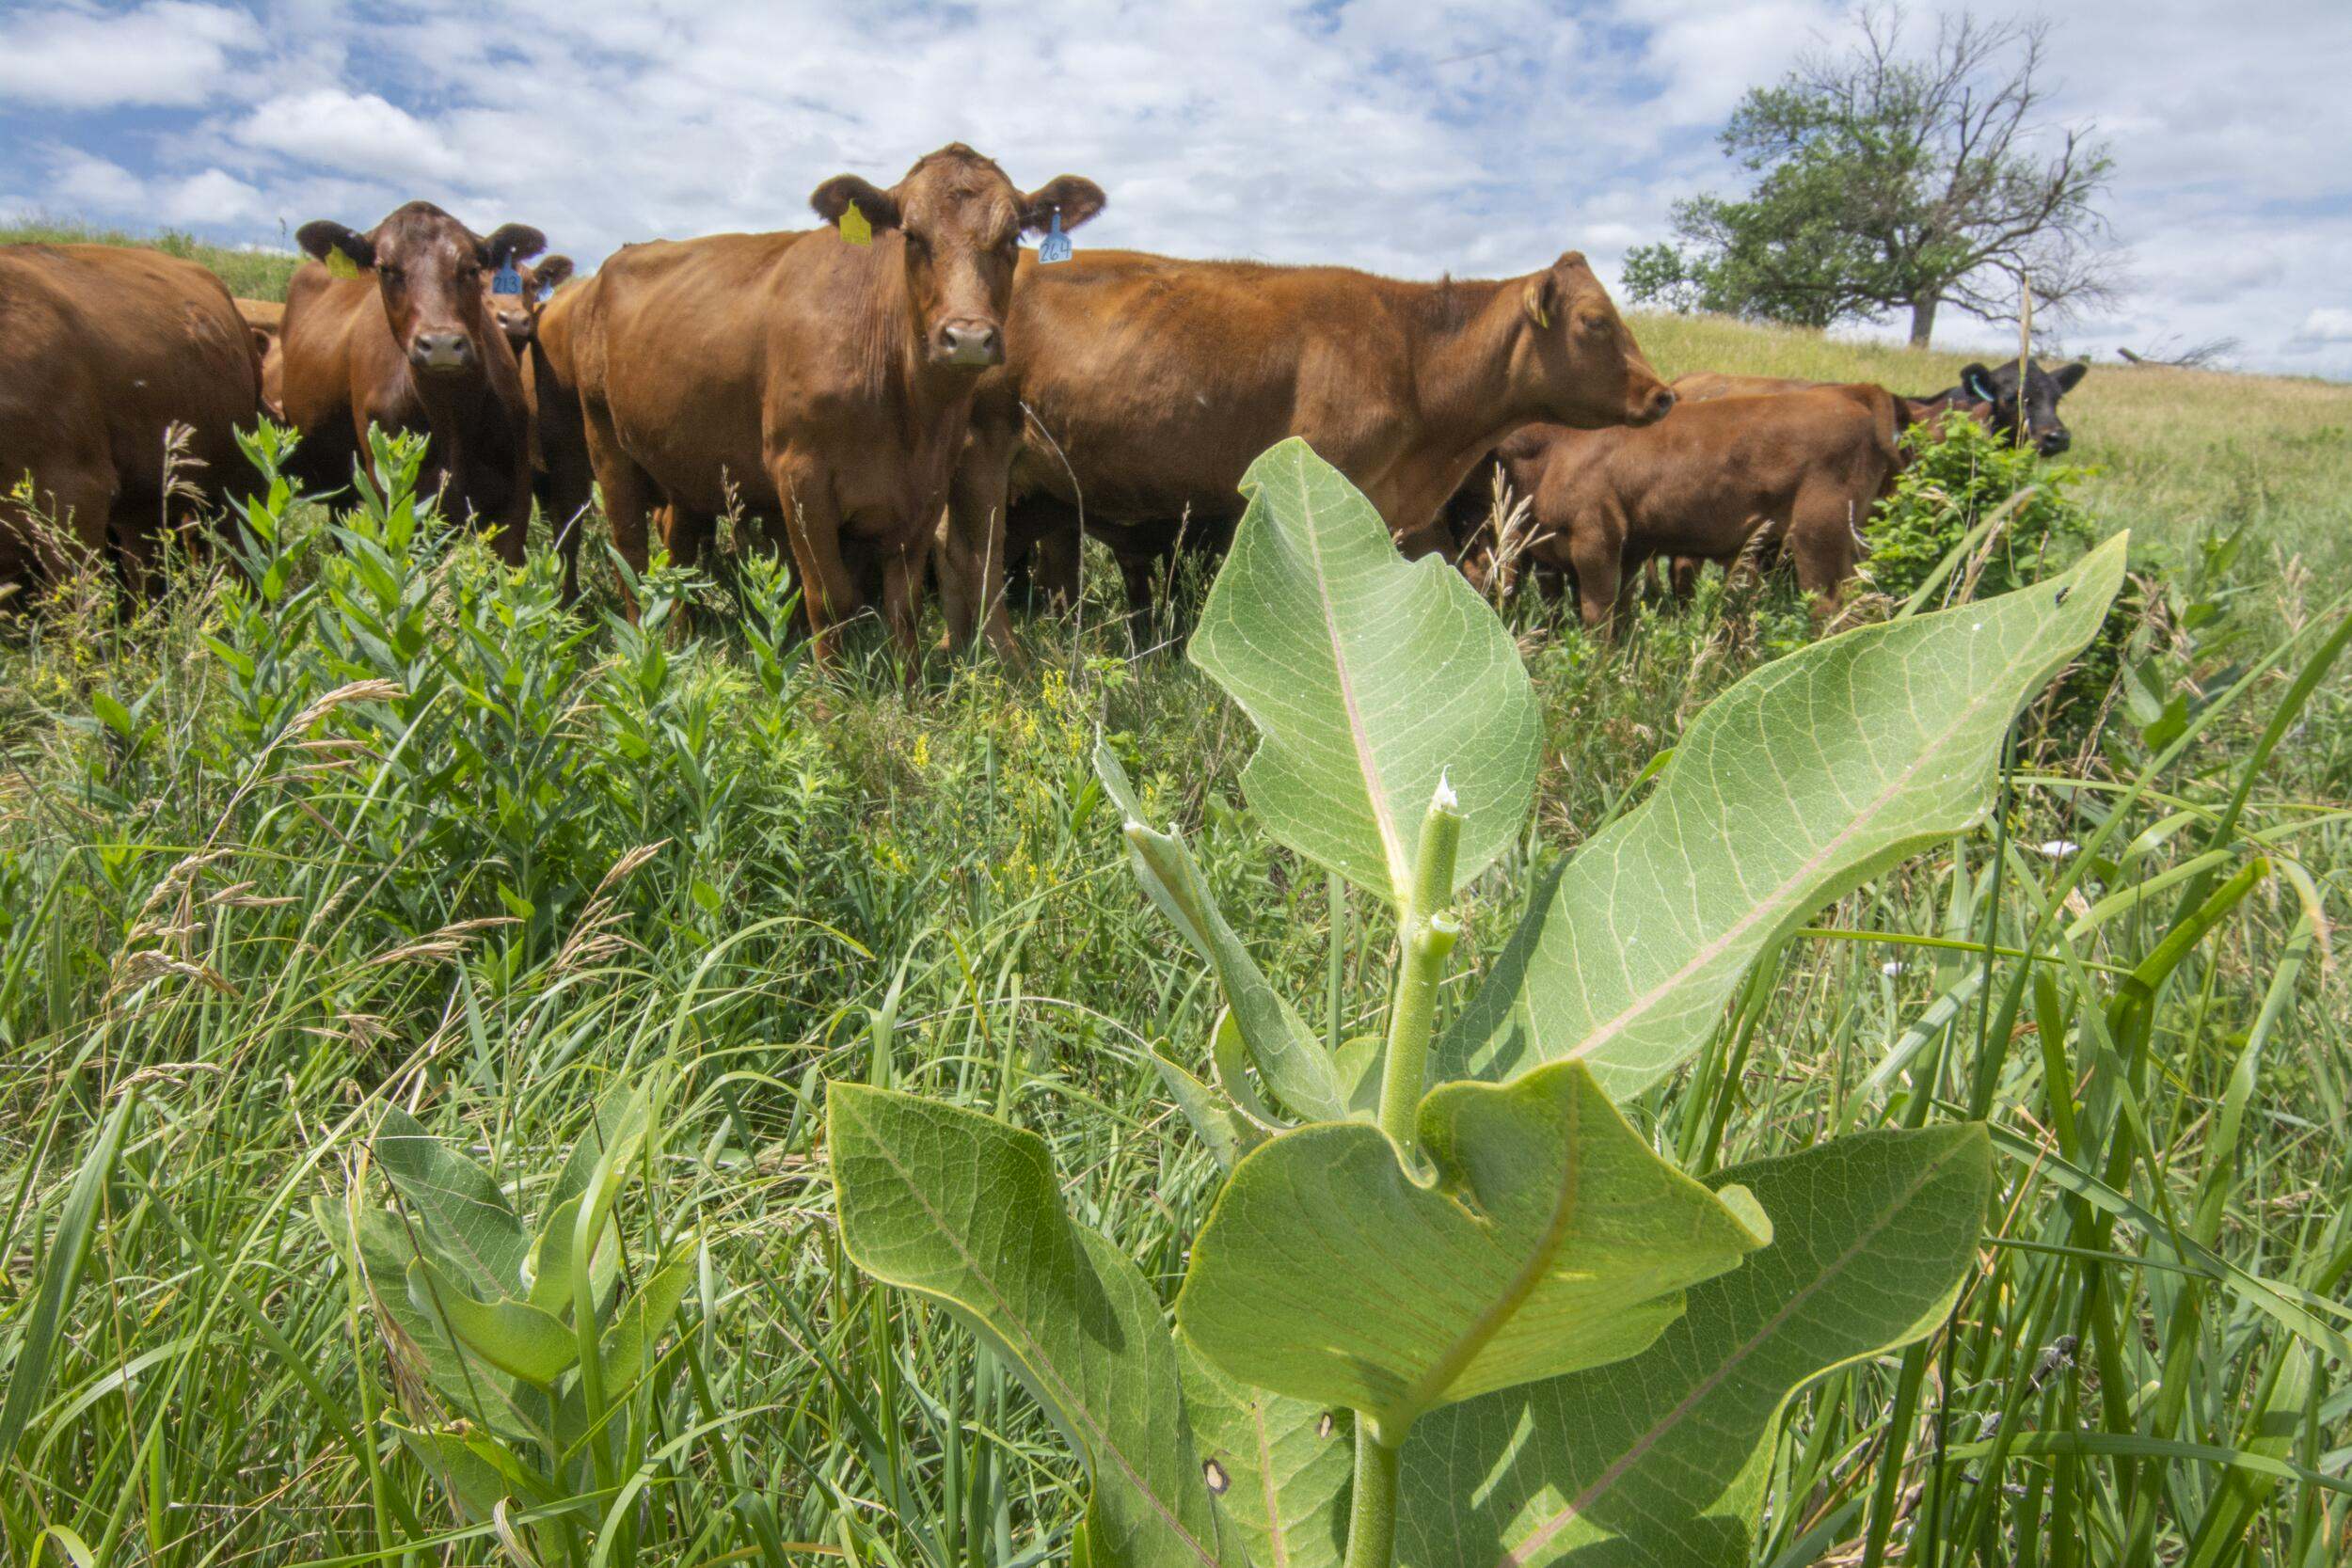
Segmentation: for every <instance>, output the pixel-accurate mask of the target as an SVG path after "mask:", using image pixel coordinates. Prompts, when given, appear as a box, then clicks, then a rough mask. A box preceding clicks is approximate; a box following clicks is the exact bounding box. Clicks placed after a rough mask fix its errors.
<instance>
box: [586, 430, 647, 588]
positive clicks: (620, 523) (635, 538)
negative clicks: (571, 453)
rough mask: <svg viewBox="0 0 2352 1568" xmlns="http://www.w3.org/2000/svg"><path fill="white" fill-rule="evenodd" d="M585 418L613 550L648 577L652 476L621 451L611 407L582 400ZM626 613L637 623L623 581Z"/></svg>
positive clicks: (591, 463)
mask: <svg viewBox="0 0 2352 1568" xmlns="http://www.w3.org/2000/svg"><path fill="white" fill-rule="evenodd" d="M580 416H581V425H582V428H583V430H584V432H585V434H586V436H587V446H588V465H589V467H590V468H591V469H593V470H594V471H595V473H596V486H597V488H598V489H600V490H602V491H603V492H604V516H605V521H606V523H607V524H608V525H609V526H610V527H611V528H612V548H613V549H614V550H615V551H617V552H618V553H619V555H620V558H621V560H622V561H624V562H627V563H628V569H629V571H630V572H631V573H633V574H634V575H636V576H638V577H643V576H644V574H645V570H646V568H647V566H649V565H650V564H651V563H652V552H651V551H649V550H648V549H647V548H646V545H645V540H646V533H645V514H646V512H647V511H648V510H649V509H650V508H651V507H652V505H653V496H654V485H653V477H652V476H651V475H650V474H648V473H646V472H645V470H644V469H643V468H641V467H638V466H637V460H636V459H635V458H633V457H631V456H629V455H628V452H627V451H623V450H622V448H621V441H620V437H619V436H618V435H616V434H615V433H614V431H613V429H612V410H611V409H609V408H606V407H605V406H603V405H602V404H592V403H590V402H588V401H587V400H586V399H584V398H583V399H581V400H580ZM621 609H622V610H623V612H624V613H626V614H627V615H628V618H629V619H630V620H632V621H634V620H636V619H637V594H635V592H634V591H632V590H631V589H630V587H629V585H628V583H627V582H626V581H624V582H622V583H621Z"/></svg>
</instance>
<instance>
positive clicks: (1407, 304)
mask: <svg viewBox="0 0 2352 1568" xmlns="http://www.w3.org/2000/svg"><path fill="white" fill-rule="evenodd" d="M1011 338H1012V345H1011V347H1010V349H1009V354H1008V357H1007V360H1006V364H1005V367H1004V369H1003V370H1002V371H998V372H991V373H990V374H989V375H988V376H987V377H985V378H984V384H983V386H982V388H981V393H980V399H979V403H978V405H977V407H976V408H975V410H974V415H973V434H972V440H971V444H970V446H969V448H968V450H967V451H966V452H965V453H964V456H963V459H962V461H961V464H960V465H959V468H958V473H957V482H956V490H955V495H954V498H953V503H952V505H951V509H950V516H949V519H948V523H947V526H946V529H945V530H943V542H944V546H945V547H944V550H943V559H942V562H941V580H942V584H943V589H942V592H943V596H945V597H946V600H947V604H948V621H949V635H950V636H951V638H955V639H957V640H961V639H964V638H968V637H969V636H970V635H971V632H972V630H973V626H974V623H975V620H976V619H977V616H978V615H979V613H980V612H981V610H982V608H983V607H984V606H985V608H986V610H987V615H988V630H989V635H990V638H991V640H992V641H994V642H995V643H996V644H997V645H998V646H999V647H1000V648H1004V647H1009V639H1010V634H1009V628H1007V626H1005V622H1004V611H1003V604H1002V599H1003V591H1002V581H1003V578H1002V573H1003V568H1004V563H1005V562H1006V559H1007V556H1008V554H1012V555H1015V556H1017V555H1020V554H1022V553H1024V552H1025V550H1026V549H1028V548H1029V547H1032V546H1042V547H1046V548H1050V550H1051V551H1052V555H1051V560H1052V561H1053V562H1054V563H1055V564H1056V565H1057V567H1058V571H1057V573H1055V574H1054V575H1057V576H1058V577H1059V578H1060V580H1059V582H1058V583H1056V584H1054V586H1055V587H1056V588H1057V590H1058V591H1059V592H1060V593H1062V594H1074V593H1075V591H1076V582H1075V570H1074V568H1075V562H1076V559H1077V531H1078V526H1079V519H1080V516H1081V515H1083V518H1084V524H1085V528H1086V529H1087V531H1089V532H1093V533H1096V534H1098V535H1099V536H1101V537H1104V538H1105V539H1106V540H1107V541H1108V542H1109V543H1110V545H1111V546H1112V548H1113V550H1114V551H1115V552H1116V553H1117V554H1118V555H1119V557H1120V568H1121V571H1122V574H1123V575H1124V577H1125V579H1126V587H1127V597H1128V605H1129V611H1130V616H1131V620H1132V621H1133V622H1134V623H1137V624H1140V623H1143V622H1147V621H1148V619H1149V617H1150V614H1151V606H1152V578H1153V577H1154V575H1155V573H1156V571H1157V570H1158V568H1159V567H1160V565H1161V563H1162V562H1165V561H1166V560H1167V558H1168V554H1169V552H1170V551H1171V550H1172V549H1173V547H1174V546H1175V545H1176V544H1177V542H1178V538H1179V534H1180V531H1188V532H1187V533H1186V534H1185V536H1186V537H1187V538H1189V539H1191V540H1194V541H1198V542H1200V544H1202V545H1203V546H1206V547H1210V548H1216V547H1220V546H1222V545H1223V544H1224V543H1225V541H1226V540H1227V539H1228V538H1229V537H1230V535H1231V532H1232V525H1233V523H1234V521H1235V520H1236V519H1237V518H1238V517H1239V515H1240V513H1241V511H1242V505H1243V502H1242V497H1241V495H1240V494H1239V490H1238V486H1239V484H1240V483H1241V478H1242V474H1243V472H1244V471H1245V470H1246V469H1247V468H1248V466H1249V463H1250V461H1251V460H1252V459H1253V458H1255V457H1256V456H1257V455H1258V454H1259V453H1260V452H1262V451H1264V450H1265V449H1266V448H1268V447H1270V446H1272V445H1274V444H1275V443H1276V442H1278V441H1280V440H1282V439H1284V438H1285V437H1288V436H1303V437H1305V439H1306V440H1307V442H1308V443H1309V444H1310V445H1311V446H1312V447H1313V448H1314V449H1315V451H1316V452H1317V453H1318V454H1320V455H1321V456H1322V457H1323V458H1324V459H1325V460H1326V461H1327V462H1329V463H1331V464H1332V465H1333V466H1335V467H1338V468H1339V469H1340V471H1341V472H1342V473H1344V474H1345V475H1346V476H1347V477H1348V478H1349V479H1350V480H1351V481H1353V482H1354V483H1355V484H1356V486H1357V487H1358V488H1359V489H1360V490H1362V491H1363V493H1364V494H1365V496H1366V497H1367V498H1368V499H1370V500H1371V501H1372V504H1373V505H1374V506H1375V507H1376V508H1378V509H1379V512H1380V515H1381V516H1382V517H1383V518H1384V519H1386V521H1387V522H1388V525H1389V527H1390V529H1391V531H1392V532H1393V533H1394V534H1396V535H1397V536H1398V538H1399V540H1400V542H1402V543H1403V544H1404V545H1405V546H1406V549H1407V550H1408V552H1413V553H1420V552H1422V551H1425V550H1426V549H1427V548H1429V547H1430V546H1432V545H1433V544H1434V543H1435V541H1436V536H1437V531H1436V530H1435V529H1434V528H1433V527H1432V525H1433V524H1434V523H1435V522H1436V521H1437V520H1438V515H1439V512H1440V510H1441V509H1442V508H1443V506H1444V505H1445V502H1446V499H1447V498H1448V497H1449V496H1451V495H1452V494H1453V493H1454V488H1455V487H1456V486H1457V485H1458V484H1460V483H1461V482H1462V479H1463V476H1464V475H1465V474H1467V473H1468V472H1469V470H1470V466H1471V465H1472V464H1473V463H1475V462H1476V461H1477V460H1478V459H1479V457H1480V456H1481V455H1483V454H1484V453H1486V451H1490V450H1491V449H1492V448H1493V446H1494V444H1495V443H1496V441H1498V440H1500V439H1501V438H1502V436H1505V435H1507V434H1508V433H1509V432H1511V431H1513V430H1515V429H1517V428H1518V427H1519V426H1520V425H1523V424H1526V423H1528V422H1530V421H1532V420H1553V421H1557V422H1560V423H1564V424H1569V425H1577V426H1600V425H1616V424H1625V423H1637V424H1638V423H1642V422H1645V421H1647V420H1655V419H1657V418H1659V417H1660V416H1661V415H1662V414H1664V412H1665V411H1666V410H1667V409H1668V408H1669V407H1671V406H1672V405H1673V403H1674V394H1673V393H1672V392H1670V391H1669V390H1668V389H1667V388H1666V386H1665V383H1664V382H1662V381H1661V380H1660V379H1659V377H1658V375H1657V372H1654V371H1652V370H1651V368H1650V365H1649V362H1648V361H1647V360H1646V359H1645V358H1644V357H1643V356H1642V351H1641V349H1640V347H1639V346H1638V345H1637V344H1636V343H1635V342H1634V341H1633V334H1632V333H1631V332H1630V331H1629V330H1628V329H1627V327H1626V325H1625V323H1624V322H1623V321H1622V320H1621V319H1619V317H1618V315H1617V311H1616V308H1615V307H1614V306H1613V304H1612V303H1611V302H1610V298H1609V293H1608V291H1607V290H1605V289H1604V288H1602V286H1601V284H1600V282H1599V280H1598V279H1597V278H1596V277H1594V276H1593V273H1592V269H1591V268H1590V267H1589V266H1587V265H1586V264H1585V261H1584V258H1583V257H1582V256H1581V255H1580V254H1578V253H1577V252H1575V251H1569V252H1567V253H1566V254H1565V255H1563V256H1561V257H1560V259H1559V260H1558V261H1554V262H1552V263H1551V264H1550V265H1549V266H1548V267H1545V268H1543V269H1541V270H1540V271H1537V272H1534V273H1531V274H1529V275H1527V276H1525V277H1512V278H1505V279H1502V280H1500V281H1458V280H1453V279H1448V280H1446V281H1443V282H1438V283H1408V282H1400V281H1398V280H1396V279H1393V278H1388V277H1374V276H1372V275H1370V274H1367V273H1361V272H1354V271H1350V270H1347V269H1345V268H1341V267H1287V266H1266V265H1261V264H1257V263H1254V262H1246V261H1181V260H1176V259H1173V258H1169V257H1164V256H1150V255H1143V254H1139V253H1136V252H1132V251H1094V252H1082V253H1080V254H1079V255H1078V256H1077V257H1076V258H1074V259H1073V260H1072V261H1068V262H1066V263H1062V264H1058V265H1054V266H1041V265H1038V264H1036V263H1034V262H1032V261H1027V260H1024V261H1023V262H1022V267H1021V272H1020V274H1019V278H1018V281H1017V284H1016V286H1015V288H1014V291H1013V307H1012V321H1011Z"/></svg>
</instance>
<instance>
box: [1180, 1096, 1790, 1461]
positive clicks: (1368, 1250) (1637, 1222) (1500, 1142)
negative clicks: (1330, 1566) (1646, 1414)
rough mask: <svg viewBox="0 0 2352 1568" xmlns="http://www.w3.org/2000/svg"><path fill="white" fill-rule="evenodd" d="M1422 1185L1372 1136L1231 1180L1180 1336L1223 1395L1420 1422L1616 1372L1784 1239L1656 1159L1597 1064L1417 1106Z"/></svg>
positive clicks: (1305, 1137)
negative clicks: (1541, 1385)
mask: <svg viewBox="0 0 2352 1568" xmlns="http://www.w3.org/2000/svg"><path fill="white" fill-rule="evenodd" d="M1420 1132H1421V1143H1422V1148H1423V1149H1424V1150H1426V1151H1427V1153H1428V1156H1429V1158H1430V1161H1431V1162H1432V1164H1434V1165H1435V1166H1436V1170H1437V1177H1436V1180H1435V1182H1434V1183H1433V1184H1432V1185H1430V1186H1425V1187H1424V1186H1422V1184H1421V1183H1420V1182H1419V1181H1417V1180H1415V1179H1414V1177H1413V1176H1412V1174H1411V1173H1410V1172H1408V1171H1406V1169H1405V1167H1404V1166H1403V1165H1402V1164H1399V1163H1398V1160H1397V1152H1396V1146H1395V1145H1393V1144H1391V1142H1390V1141H1389V1139H1388V1136H1387V1135H1386V1134H1385V1133H1383V1132H1380V1130H1379V1129H1377V1128H1375V1127H1367V1126H1365V1125H1363V1124H1362V1123H1360V1122H1348V1123H1330V1124H1322V1125H1317V1126H1313V1127H1305V1128H1301V1129H1299V1130H1298V1131H1296V1132H1286V1133H1284V1134H1283V1135H1282V1136H1280V1137H1279V1138H1276V1139H1274V1140H1273V1141H1272V1142H1270V1143H1267V1144H1266V1145H1264V1146H1263V1147H1262V1148H1259V1149H1257V1150H1256V1151H1255V1152H1253V1153H1251V1154H1250V1155H1249V1156H1248V1157H1247V1158H1246V1159H1244V1160H1243V1161H1242V1162H1241V1164H1239V1165H1237V1166H1235V1167H1234V1170H1233V1174H1232V1179H1231V1180H1228V1181H1227V1182H1226V1184H1225V1189H1224V1191H1223V1192H1222V1193H1221V1194H1219V1195H1218V1197H1217V1200H1216V1208H1215V1209H1214V1210H1212V1211H1211V1212H1210V1215H1209V1221H1208V1224H1207V1225H1206V1226H1205V1227H1202V1229H1201V1232H1200V1239H1199V1240H1198V1241H1197V1242H1195V1243H1194V1244H1193V1253H1192V1266H1191V1268H1190V1270H1189V1271H1188V1272H1187V1274H1186V1275H1185V1276H1184V1290H1183V1291H1182V1293H1181V1294H1179V1295H1178V1297H1177V1300H1176V1318H1177V1322H1178V1323H1180V1324H1182V1325H1183V1328H1184V1333H1185V1334H1186V1335H1188V1336H1190V1338H1192V1341H1193V1342H1194V1343H1195V1344H1197V1345H1198V1346H1199V1347H1200V1351H1201V1353H1202V1354H1205V1355H1207V1356H1208V1357H1209V1358H1210V1359H1211V1360H1212V1361H1214V1362H1216V1365H1217V1367H1218V1368H1219V1369H1220V1370H1223V1371H1224V1372H1225V1373H1226V1374H1227V1375H1228V1376H1230V1377H1233V1378H1237V1379H1239V1380H1241V1381H1242V1382H1244V1383H1247V1384H1250V1385H1253V1386H1258V1387H1263V1388H1269V1389H1272V1390H1274V1391H1275V1392H1277V1393H1279V1394H1285V1395H1288V1396H1290V1397H1291V1398H1294V1399H1298V1400H1305V1401H1309V1402H1317V1403H1320V1404H1322V1405H1323V1406H1325V1407H1326V1408H1329V1407H1333V1406H1344V1407H1346V1408H1348V1409H1352V1410H1358V1411H1362V1412H1365V1413H1366V1414H1368V1415H1370V1416H1372V1417H1373V1418H1375V1420H1377V1421H1378V1422H1379V1424H1380V1427H1381V1430H1382V1432H1383V1433H1384V1434H1385V1436H1386V1438H1387V1440H1389V1441H1391V1442H1394V1441H1396V1440H1397V1439H1398V1438H1399V1437H1401V1436H1402V1435H1403V1433H1404V1432H1405V1430H1406V1427H1408V1426H1409V1425H1410V1424H1411V1423H1412V1421H1413V1420H1414V1418H1416V1417H1418V1416H1419V1415H1420V1414H1421V1413H1422V1412H1423V1411H1426V1410H1429V1409H1433V1408H1435V1407H1436V1406H1438V1405H1440V1404H1445V1403H1448V1402H1452V1401H1455V1400H1465V1399H1470V1398H1473V1397H1475V1396H1477V1395H1479V1394H1484V1393H1488V1392H1491V1391H1493V1390H1494V1389H1497V1388H1507V1387H1510V1386H1513V1385H1515V1384H1519V1383H1526V1382H1530V1381H1532V1380H1534V1379H1536V1378H1543V1377H1551V1376H1555V1375H1557V1374H1559V1373H1561V1372H1565V1371H1569V1370H1575V1369H1578V1368H1581V1367H1592V1366H1598V1365H1600V1364H1601V1363H1603V1362H1608V1361H1616V1360H1621V1359H1623V1358H1624V1357H1626V1356H1629V1355H1632V1354H1635V1353H1637V1352H1639V1351H1641V1350H1643V1349H1645V1348H1646V1347H1647V1346H1648V1345H1649V1343H1650V1341H1652V1340H1653V1339H1655V1338H1657V1337H1658V1336H1659V1334H1660V1333H1661V1331H1662V1330H1663V1329H1664V1328H1665V1327H1666V1325H1667V1324H1668V1323H1672V1322H1674V1320H1675V1319H1676V1318H1677V1317H1678V1316H1679V1315H1680V1314H1681V1311H1682V1291H1683V1288H1684V1287H1685V1286H1688V1285H1691V1284H1694V1283H1696V1282H1697V1281H1699V1280H1702V1279H1708V1278H1711V1277H1712V1276H1714V1275H1718V1274H1721V1273H1723V1272H1724V1270H1725V1269H1729V1268H1732V1267H1734V1266H1735V1265H1737V1264H1738V1263H1739V1261H1740V1259H1741V1258H1742V1257H1743V1256H1745V1255H1746V1254H1747V1253H1749V1252H1751V1251H1753V1250H1755V1249H1756V1247H1758V1246H1760V1245H1762V1244H1763V1243H1765V1242H1766V1241H1767V1240H1768V1239H1769V1237H1770V1234H1771V1227H1770V1226H1769V1225H1768V1224H1766V1223H1765V1221H1764V1219H1763V1216H1762V1215H1761V1214H1760V1213H1758V1212H1756V1206H1755V1205H1754V1204H1753V1203H1751V1202H1749V1201H1747V1199H1746V1197H1745V1195H1744V1194H1741V1193H1740V1192H1739V1190H1738V1189H1736V1188H1731V1189H1726V1190H1725V1191H1724V1193H1723V1194H1721V1195H1717V1194H1712V1193H1709V1192H1708V1190H1707V1189H1706V1188H1705V1187H1702V1186H1701V1185H1699V1183H1697V1182H1695V1181H1693V1180H1691V1179H1690V1178H1689V1177H1687V1176H1684V1175H1683V1174H1682V1173H1681V1172H1679V1171H1677V1170H1676V1169H1675V1168H1674V1167H1673V1166H1672V1165H1670V1164H1666V1163H1665V1162H1664V1161H1662V1160H1661V1159H1659V1158H1658V1156H1657V1155H1656V1154H1654V1153H1653V1152H1651V1150H1650V1148H1649V1145H1648V1144H1647V1143H1645V1142H1644V1141H1643V1139H1642V1136H1641V1134H1640V1133H1638V1132H1635V1131H1634V1130H1633V1129H1632V1128H1631V1127H1630V1126H1629V1125H1628V1124H1627V1122H1626V1120H1625V1118H1624V1117H1623V1116H1621V1115H1619V1114H1618V1112H1617V1109H1616V1107H1615V1106H1614V1105H1613V1104H1611V1103H1610V1101H1609V1097H1608V1096H1607V1095H1606V1094H1604V1093H1602V1092H1601V1089H1600V1086H1599V1085H1597V1084H1596V1083H1595V1082H1594V1080H1593V1076H1592V1074H1591V1073H1590V1072H1588V1071H1586V1070H1585V1069H1584V1068H1583V1066H1582V1065H1581V1064H1580V1063H1575V1062H1567V1063H1562V1064H1560V1065H1559V1066H1556V1067H1552V1068H1549V1069H1545V1070H1543V1071H1540V1072H1535V1073H1531V1074H1529V1075H1528V1076H1527V1077H1526V1078H1524V1079H1521V1080H1520V1081H1519V1082H1518V1083H1517V1084H1513V1085H1502V1086H1497V1085H1486V1084H1452V1085H1446V1086H1444V1087H1442V1088H1439V1089H1438V1090H1437V1091H1436V1092H1435V1093H1433V1094H1431V1095H1430V1096H1429V1098H1428V1099H1427V1100H1425V1101H1422V1107H1421V1113H1420Z"/></svg>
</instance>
